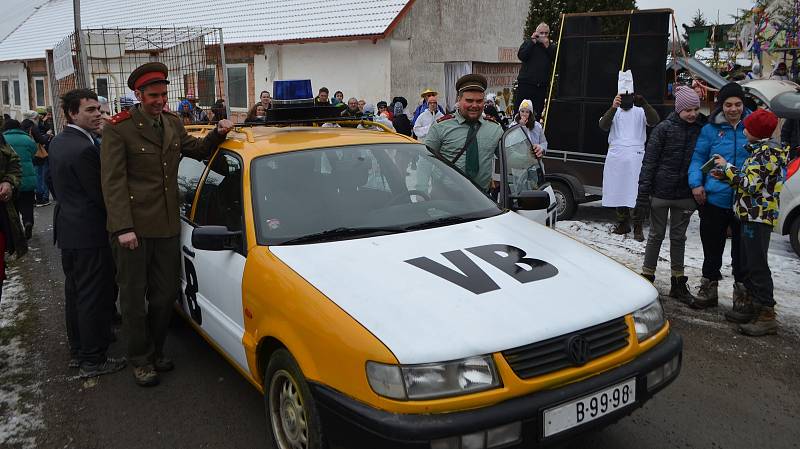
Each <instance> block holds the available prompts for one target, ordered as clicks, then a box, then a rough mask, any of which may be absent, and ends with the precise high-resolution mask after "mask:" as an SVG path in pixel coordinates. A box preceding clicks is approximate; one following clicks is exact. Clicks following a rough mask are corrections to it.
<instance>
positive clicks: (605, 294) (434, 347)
mask: <svg viewBox="0 0 800 449" xmlns="http://www.w3.org/2000/svg"><path fill="white" fill-rule="evenodd" d="M492 244H503V245H511V246H514V247H517V248H520V249H522V250H524V251H525V252H526V254H527V255H526V257H528V258H536V259H540V260H543V261H545V262H547V263H549V264H552V265H553V266H555V268H556V269H557V270H558V273H557V275H555V276H553V277H550V278H547V279H543V280H537V281H533V282H528V283H521V282H520V281H517V280H516V279H515V278H514V277H511V276H510V275H508V274H506V273H505V272H504V271H501V270H500V269H498V268H496V267H495V266H493V265H491V264H489V263H487V262H486V261H484V260H483V259H481V258H479V257H477V256H475V254H472V253H470V252H468V251H466V248H474V247H478V246H481V245H492ZM455 250H463V251H462V252H463V254H466V257H469V259H470V260H472V261H473V262H474V264H476V265H477V266H479V267H480V269H482V270H483V272H484V273H486V274H487V275H489V276H490V277H491V279H492V280H493V281H494V282H495V283H496V284H497V286H499V287H500V288H499V289H498V290H494V291H489V292H486V293H482V294H475V293H473V292H471V291H469V290H467V289H465V288H463V287H461V286H459V285H456V284H454V283H452V282H450V281H448V280H445V279H443V278H440V277H438V276H437V275H434V274H431V273H430V272H427V271H425V270H423V269H421V268H418V267H416V266H413V265H411V264H409V263H407V262H405V261H406V260H410V259H415V258H419V257H427V258H429V259H431V260H433V261H435V262H438V263H440V264H442V265H444V266H446V267H450V268H451V269H453V270H457V268H456V267H455V266H454V265H453V264H451V263H450V262H449V261H448V260H447V259H445V258H444V257H443V256H442V253H445V252H449V251H455ZM270 251H271V252H272V253H273V254H275V255H276V256H277V257H278V258H280V259H281V260H282V261H284V262H285V263H286V264H287V265H289V266H290V267H291V268H292V269H294V270H295V271H296V272H297V273H298V274H299V275H300V276H302V277H303V278H305V279H306V280H307V281H308V282H309V283H311V284H312V285H314V286H315V287H316V288H317V289H319V291H320V292H322V293H323V294H324V295H326V296H327V297H328V298H329V299H330V300H331V301H333V302H334V303H336V304H337V305H339V306H340V307H341V308H342V309H343V310H344V311H346V312H347V313H349V314H350V315H351V316H352V317H353V318H354V319H355V320H356V321H358V322H359V323H361V324H362V325H363V326H364V327H365V328H366V329H368V330H369V331H370V332H372V333H373V334H374V335H375V336H376V337H377V338H378V339H380V340H381V341H382V342H383V343H384V344H385V345H386V346H387V347H388V348H389V350H390V351H392V352H393V353H394V355H395V356H396V357H397V359H398V361H399V362H400V363H402V364H415V363H431V362H441V361H447V360H455V359H460V358H464V357H469V356H474V355H478V354H488V353H493V352H497V351H502V350H505V349H510V348H514V347H518V346H522V345H525V344H529V343H533V342H537V341H541V340H545V339H548V338H551V337H556V336H559V335H563V334H566V333H569V332H572V331H576V330H580V329H584V328H586V327H589V326H592V325H596V324H599V323H603V322H606V321H609V320H612V319H615V318H619V317H621V316H624V315H625V314H628V313H631V312H633V311H635V310H637V309H639V308H641V307H643V306H646V305H648V304H649V303H651V302H652V301H654V300H655V299H656V298H657V296H658V294H657V292H656V290H655V288H653V286H652V285H651V284H650V283H648V282H647V281H645V280H644V279H642V278H641V277H640V276H639V275H637V274H636V273H634V272H632V271H631V270H629V269H627V268H626V267H624V266H622V265H620V264H618V263H616V262H614V261H613V260H611V259H609V258H607V257H606V256H603V255H602V254H600V253H598V252H596V251H594V250H592V249H590V248H588V247H586V246H584V245H582V244H580V243H578V242H577V241H574V240H572V239H570V238H569V237H566V236H564V235H562V234H560V233H558V232H555V231H553V230H551V229H548V228H547V227H544V226H541V225H538V224H534V223H531V222H530V221H529V220H528V219H525V218H523V217H521V216H519V215H517V214H514V213H504V214H501V215H498V216H495V217H491V218H487V219H482V220H477V221H473V222H468V223H462V224H458V225H452V226H444V227H439V228H433V229H427V230H421V231H415V232H409V233H401V234H392V235H386V236H380V237H373V238H362V239H352V240H344V241H337V242H326V243H316V244H307V245H289V246H273V247H270ZM517 266H518V267H520V269H521V270H526V271H530V270H531V267H530V266H528V265H525V264H517Z"/></svg>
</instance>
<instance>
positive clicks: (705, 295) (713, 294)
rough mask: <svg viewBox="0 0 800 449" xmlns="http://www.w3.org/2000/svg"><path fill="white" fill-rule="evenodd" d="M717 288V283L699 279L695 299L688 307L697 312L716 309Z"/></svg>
mask: <svg viewBox="0 0 800 449" xmlns="http://www.w3.org/2000/svg"><path fill="white" fill-rule="evenodd" d="M718 287H719V282H718V281H712V280H711V279H708V278H700V289H699V290H698V291H697V297H696V298H695V299H694V301H692V302H691V303H690V304H689V307H691V308H693V309H698V310H701V309H710V308H712V307H717V303H718V299H719V295H718V292H717V288H718Z"/></svg>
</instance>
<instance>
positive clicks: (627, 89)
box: [617, 70, 635, 95]
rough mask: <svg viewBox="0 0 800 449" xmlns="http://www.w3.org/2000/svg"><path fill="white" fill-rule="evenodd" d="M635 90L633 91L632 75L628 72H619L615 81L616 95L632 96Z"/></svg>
mask: <svg viewBox="0 0 800 449" xmlns="http://www.w3.org/2000/svg"><path fill="white" fill-rule="evenodd" d="M634 92H635V90H633V73H631V71H630V70H627V71H625V72H619V78H618V80H617V93H618V94H620V95H621V94H625V93H627V94H632V93H634Z"/></svg>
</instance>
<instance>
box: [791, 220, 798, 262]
mask: <svg viewBox="0 0 800 449" xmlns="http://www.w3.org/2000/svg"><path fill="white" fill-rule="evenodd" d="M789 241H790V242H792V249H794V252H796V253H797V255H798V256H800V215H798V216H796V217H794V221H793V222H792V226H791V227H790V228H789Z"/></svg>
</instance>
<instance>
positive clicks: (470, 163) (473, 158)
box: [466, 122, 481, 179]
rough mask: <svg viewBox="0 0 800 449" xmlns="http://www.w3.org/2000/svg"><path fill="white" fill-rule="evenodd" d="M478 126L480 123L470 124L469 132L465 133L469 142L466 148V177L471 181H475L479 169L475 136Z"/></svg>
mask: <svg viewBox="0 0 800 449" xmlns="http://www.w3.org/2000/svg"><path fill="white" fill-rule="evenodd" d="M480 126H481V123H480V122H473V123H470V124H469V132H468V133H467V141H468V142H469V146H468V147H467V161H466V172H467V176H469V177H470V178H472V179H475V176H476V175H477V174H478V169H479V167H480V161H479V160H478V138H477V136H476V134H477V133H478V128H479V127H480Z"/></svg>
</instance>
